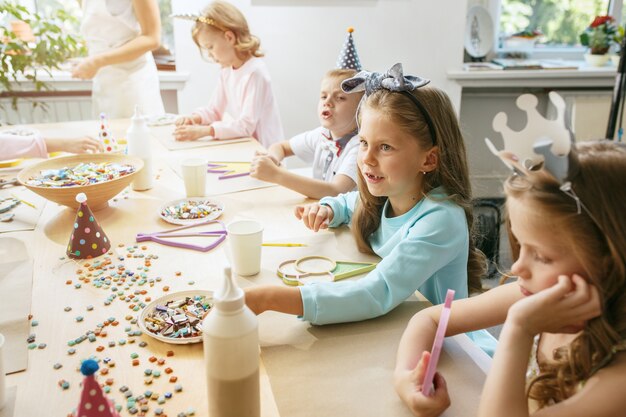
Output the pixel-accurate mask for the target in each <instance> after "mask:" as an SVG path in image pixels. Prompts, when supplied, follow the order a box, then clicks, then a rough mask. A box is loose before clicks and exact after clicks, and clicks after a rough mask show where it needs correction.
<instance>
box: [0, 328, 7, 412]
mask: <svg viewBox="0 0 626 417" xmlns="http://www.w3.org/2000/svg"><path fill="white" fill-rule="evenodd" d="M4 340H5V339H4V336H2V333H0V410H2V408H3V407H4V405H5V403H6V402H7V384H6V375H5V374H4V361H3V352H4Z"/></svg>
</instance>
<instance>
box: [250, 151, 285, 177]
mask: <svg viewBox="0 0 626 417" xmlns="http://www.w3.org/2000/svg"><path fill="white" fill-rule="evenodd" d="M279 174H280V168H279V167H278V166H277V165H276V163H275V162H274V161H273V160H272V158H271V157H270V156H268V155H258V156H255V157H254V159H253V160H252V163H251V164H250V176H251V177H252V178H256V179H259V180H262V181H269V182H276V177H277V176H278V175H279Z"/></svg>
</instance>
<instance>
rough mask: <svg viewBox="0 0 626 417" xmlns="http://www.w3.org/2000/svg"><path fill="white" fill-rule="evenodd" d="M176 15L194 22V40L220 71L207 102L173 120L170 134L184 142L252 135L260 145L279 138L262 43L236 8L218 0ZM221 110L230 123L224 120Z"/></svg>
mask: <svg viewBox="0 0 626 417" xmlns="http://www.w3.org/2000/svg"><path fill="white" fill-rule="evenodd" d="M179 17H182V18H185V19H191V20H193V21H194V22H195V24H194V26H193V29H192V31H191V37H192V38H193V41H194V42H195V43H196V45H198V48H199V49H200V53H201V54H202V56H203V57H205V58H207V59H209V60H212V61H213V62H215V63H217V64H219V65H220V66H221V67H222V71H221V73H220V79H219V83H218V85H217V89H216V90H215V92H214V93H213V97H212V98H211V101H210V102H209V105H208V106H207V107H203V108H200V109H197V110H196V111H194V112H193V113H192V114H191V115H189V116H183V117H180V118H178V120H177V121H176V125H177V127H176V129H175V131H174V138H175V139H176V140H180V141H188V140H197V139H199V138H201V137H205V136H212V137H215V138H219V139H232V138H240V137H253V138H255V139H257V140H258V141H259V142H261V144H262V145H263V146H265V147H269V146H270V145H271V144H272V143H275V142H277V141H280V140H282V139H283V136H284V134H283V128H282V125H281V122H280V114H279V111H278V105H277V103H276V99H275V98H274V93H273V92H272V82H271V79H270V75H269V71H268V69H267V66H266V65H265V62H264V61H263V59H261V57H262V56H263V54H262V53H261V51H260V49H259V48H260V45H261V42H260V41H259V39H258V38H257V37H256V36H254V35H252V34H251V33H250V29H249V27H248V22H247V21H246V18H245V17H244V15H243V14H242V13H241V11H239V9H237V8H236V7H235V6H233V5H232V4H230V3H228V2H226V1H221V0H217V1H214V2H212V3H211V4H209V6H208V7H207V8H206V9H204V11H203V12H202V15H200V16H189V15H185V16H179ZM226 109H228V111H229V113H230V116H231V117H232V120H231V121H225V120H224V114H225V112H226Z"/></svg>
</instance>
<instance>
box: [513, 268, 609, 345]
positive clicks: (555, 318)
mask: <svg viewBox="0 0 626 417" xmlns="http://www.w3.org/2000/svg"><path fill="white" fill-rule="evenodd" d="M600 314H602V306H601V303H600V295H599V293H598V289H597V288H596V287H595V286H593V285H591V284H589V283H588V282H587V281H586V280H585V279H584V278H582V277H580V276H579V275H574V276H572V277H571V278H570V277H568V276H565V275H561V276H559V280H558V282H557V283H556V284H554V285H553V286H552V287H550V288H548V289H545V290H543V291H541V292H539V293H537V294H533V295H531V296H528V297H526V298H524V299H522V300H519V301H518V302H516V303H515V304H513V306H512V307H511V308H510V309H509V313H508V316H507V322H508V321H511V323H513V324H516V325H518V326H520V328H522V329H524V330H525V331H526V332H528V334H529V335H530V336H534V335H536V334H539V333H542V332H548V333H577V332H579V331H580V330H582V329H583V327H584V326H585V324H586V322H587V321H588V320H591V319H593V318H594V317H598V316H599V315H600Z"/></svg>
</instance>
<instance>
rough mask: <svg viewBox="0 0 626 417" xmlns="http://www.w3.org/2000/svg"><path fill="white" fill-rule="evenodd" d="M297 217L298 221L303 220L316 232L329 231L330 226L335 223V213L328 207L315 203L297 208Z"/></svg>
mask: <svg viewBox="0 0 626 417" xmlns="http://www.w3.org/2000/svg"><path fill="white" fill-rule="evenodd" d="M295 215H296V217H297V218H298V220H302V221H303V222H304V225H305V226H306V227H308V228H309V229H311V230H313V231H314V232H318V231H319V230H320V229H328V225H329V224H330V222H331V221H333V217H334V216H335V213H333V209H331V208H330V207H329V206H327V205H325V204H324V205H323V204H319V203H313V204H306V205H304V206H296V209H295Z"/></svg>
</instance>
